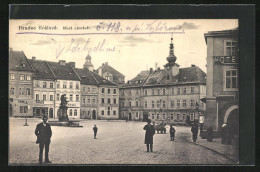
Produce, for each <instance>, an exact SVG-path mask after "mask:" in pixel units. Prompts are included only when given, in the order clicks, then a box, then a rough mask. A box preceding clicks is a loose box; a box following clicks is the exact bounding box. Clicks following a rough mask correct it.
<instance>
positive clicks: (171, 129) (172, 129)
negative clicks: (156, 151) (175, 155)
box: [170, 124, 175, 141]
mask: <svg viewBox="0 0 260 172" xmlns="http://www.w3.org/2000/svg"><path fill="white" fill-rule="evenodd" d="M170 137H171V141H174V137H175V129H174V128H173V126H172V124H171V125H170Z"/></svg>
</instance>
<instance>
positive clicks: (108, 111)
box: [107, 107, 110, 115]
mask: <svg viewBox="0 0 260 172" xmlns="http://www.w3.org/2000/svg"><path fill="white" fill-rule="evenodd" d="M107 115H110V107H108V110H107Z"/></svg>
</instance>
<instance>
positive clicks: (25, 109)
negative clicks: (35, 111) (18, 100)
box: [20, 106, 28, 113]
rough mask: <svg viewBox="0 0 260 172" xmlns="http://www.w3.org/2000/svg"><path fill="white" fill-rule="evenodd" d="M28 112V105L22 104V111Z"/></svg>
mask: <svg viewBox="0 0 260 172" xmlns="http://www.w3.org/2000/svg"><path fill="white" fill-rule="evenodd" d="M27 112H28V106H20V113H27Z"/></svg>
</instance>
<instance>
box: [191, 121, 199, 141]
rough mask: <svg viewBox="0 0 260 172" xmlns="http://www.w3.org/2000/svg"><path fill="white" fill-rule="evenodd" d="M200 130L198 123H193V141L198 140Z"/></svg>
mask: <svg viewBox="0 0 260 172" xmlns="http://www.w3.org/2000/svg"><path fill="white" fill-rule="evenodd" d="M198 130H199V129H198V125H196V124H193V125H192V127H191V132H192V139H193V142H196V140H197V136H198Z"/></svg>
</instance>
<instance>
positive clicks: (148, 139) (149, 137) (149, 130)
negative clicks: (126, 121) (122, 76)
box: [144, 119, 155, 152]
mask: <svg viewBox="0 0 260 172" xmlns="http://www.w3.org/2000/svg"><path fill="white" fill-rule="evenodd" d="M144 130H146V132H145V140H144V144H146V147H147V152H149V147H150V150H151V152H153V135H154V133H155V129H154V126H153V125H151V120H150V119H148V120H147V125H145V126H144Z"/></svg>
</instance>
